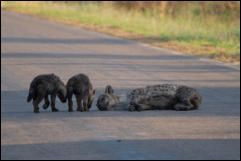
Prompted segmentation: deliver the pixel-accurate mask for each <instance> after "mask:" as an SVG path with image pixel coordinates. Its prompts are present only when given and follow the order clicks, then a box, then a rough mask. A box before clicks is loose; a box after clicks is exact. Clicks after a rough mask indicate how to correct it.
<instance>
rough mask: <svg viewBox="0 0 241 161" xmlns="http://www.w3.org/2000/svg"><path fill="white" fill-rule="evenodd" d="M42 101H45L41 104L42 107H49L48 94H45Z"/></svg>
mask: <svg viewBox="0 0 241 161" xmlns="http://www.w3.org/2000/svg"><path fill="white" fill-rule="evenodd" d="M44 101H45V103H44V104H43V109H47V108H48V107H49V104H50V102H49V98H48V95H45V97H44Z"/></svg>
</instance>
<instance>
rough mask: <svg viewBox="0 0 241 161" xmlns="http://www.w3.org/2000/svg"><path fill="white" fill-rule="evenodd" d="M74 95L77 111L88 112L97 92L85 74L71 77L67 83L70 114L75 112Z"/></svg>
mask: <svg viewBox="0 0 241 161" xmlns="http://www.w3.org/2000/svg"><path fill="white" fill-rule="evenodd" d="M73 94H74V95H75V97H76V101H77V111H81V112H82V111H88V110H89V109H90V108H91V105H92V102H93V100H94V94H95V90H94V89H93V86H92V84H91V82H90V80H89V78H88V76H86V75H85V74H78V75H75V76H73V77H71V78H70V79H69V80H68V82H67V99H68V105H69V112H72V111H73V101H72V96H73Z"/></svg>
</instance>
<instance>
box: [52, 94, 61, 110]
mask: <svg viewBox="0 0 241 161" xmlns="http://www.w3.org/2000/svg"><path fill="white" fill-rule="evenodd" d="M55 99H56V94H52V95H51V109H52V112H57V111H59V110H58V109H57V108H55Z"/></svg>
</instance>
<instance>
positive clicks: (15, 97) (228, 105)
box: [1, 87, 240, 119]
mask: <svg viewBox="0 0 241 161" xmlns="http://www.w3.org/2000/svg"><path fill="white" fill-rule="evenodd" d="M114 90H115V93H116V94H121V95H125V93H127V92H128V91H130V90H131V89H123V88H122V89H115V88H114ZM197 90H198V91H199V93H200V95H201V96H202V101H203V102H202V104H201V107H200V109H199V110H193V111H175V110H151V111H142V112H129V111H99V110H98V109H97V107H96V101H97V99H98V96H99V95H100V94H101V93H104V88H98V89H96V94H95V99H94V101H93V104H92V107H91V109H90V111H89V112H77V111H75V112H73V113H69V112H67V111H68V105H67V103H65V104H63V103H61V102H60V101H59V99H58V98H57V99H56V107H57V108H58V109H59V110H60V112H58V113H52V112H51V110H50V108H48V109H47V110H43V109H42V108H41V107H42V104H43V101H42V102H41V103H40V105H39V107H40V115H49V116H51V115H54V116H55V117H58V116H59V117H65V116H66V117H70V116H73V117H75V116H76V117H115V116H120V115H121V116H123V117H161V116H170V117H171V116H187V117H191V116H240V88H238V87H229V88H224V87H215V88H211V87H208V88H207V87H198V88H197ZM220 94H221V96H222V97H220ZM27 95H28V90H19V91H1V114H2V116H3V117H4V116H7V115H9V116H10V115H13V116H14V115H19V116H21V115H22V116H23V115H25V114H27V115H28V114H30V115H28V116H31V115H32V114H33V112H32V111H33V107H32V103H27V102H26V98H27ZM73 102H74V110H76V101H75V97H73ZM34 116H35V114H33V117H34ZM26 119H27V118H26Z"/></svg>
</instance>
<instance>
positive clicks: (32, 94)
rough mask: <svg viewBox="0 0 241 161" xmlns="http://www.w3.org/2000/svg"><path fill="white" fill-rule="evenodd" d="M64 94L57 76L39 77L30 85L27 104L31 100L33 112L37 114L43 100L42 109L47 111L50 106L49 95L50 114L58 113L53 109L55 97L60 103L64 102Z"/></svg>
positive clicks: (64, 91)
mask: <svg viewBox="0 0 241 161" xmlns="http://www.w3.org/2000/svg"><path fill="white" fill-rule="evenodd" d="M66 93H67V91H66V87H65V85H64V83H63V82H62V81H61V80H60V78H59V77H58V76H56V75H54V74H46V75H39V76H37V77H35V78H34V79H33V81H32V82H31V84H30V88H29V95H28V98H27V102H30V101H31V100H32V99H33V107H34V112H35V113H39V107H38V104H39V103H40V102H41V101H42V99H43V98H44V100H45V104H44V105H43V108H44V109H47V108H48V106H49V104H50V102H49V100H48V95H51V108H52V112H56V111H58V109H57V108H56V107H55V98H56V95H57V96H58V97H59V99H60V100H61V101H62V102H66Z"/></svg>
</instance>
